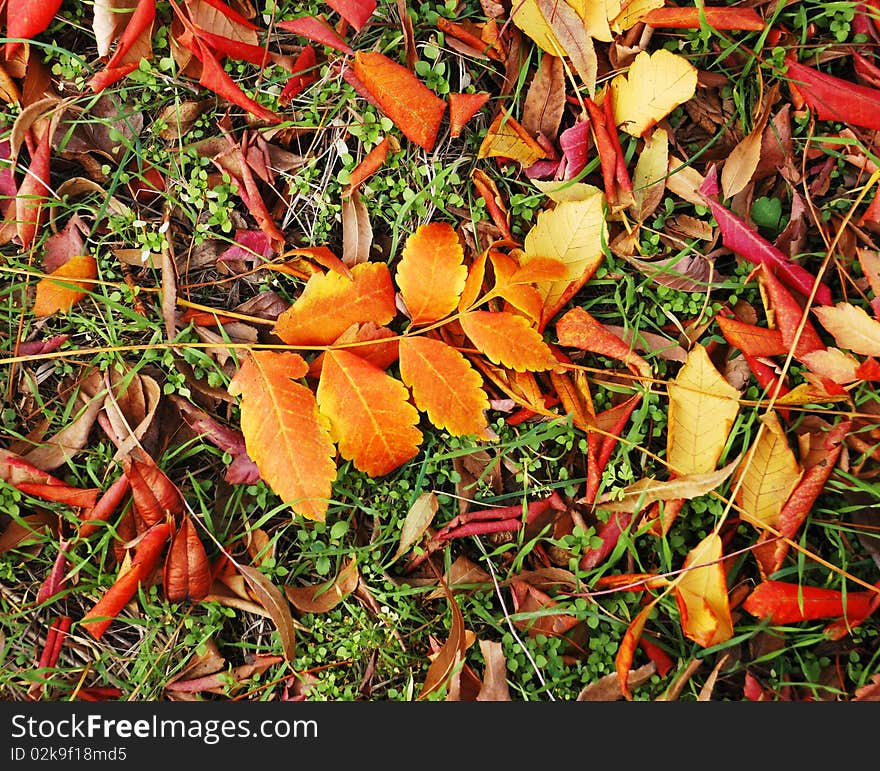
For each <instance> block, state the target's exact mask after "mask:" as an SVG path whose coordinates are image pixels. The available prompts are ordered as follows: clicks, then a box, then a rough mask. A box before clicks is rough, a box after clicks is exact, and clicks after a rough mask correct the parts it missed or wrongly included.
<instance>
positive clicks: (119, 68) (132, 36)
mask: <svg viewBox="0 0 880 771" xmlns="http://www.w3.org/2000/svg"><path fill="white" fill-rule="evenodd" d="M155 19H156V0H140V2H139V3H138V5H137V8H135V9H134V13H132V15H131V18H130V19H129V20H128V24H127V25H126V26H125V31H124V32H123V33H122V37H120V38H119V43H118V44H117V46H116V50H115V51H114V52H113V56H112V57H110V61H109V62H107V67H106V68H105V69H104V70H103V71H102V72H99V73H98V74H97V75H95V76H94V77H93V78H92V79H91V80H90V81H89V87H90V88H91V89H92V91H94V92H95V93H96V94H97V93H98V92H100V91H103V90H104V89H105V88H107V86H110V85H112V84H113V83H115V82H116V81H117V80H121V79H122V78H124V77H125V76H126V75H128V74H129V73H131V72H133V71H134V70H136V69H137V68H138V63H139V61H140V59H137V60H135V61H131V60H130V59H131V57H129V53H130V52H131V51H132V49H133V48H134V47H135V44H136V43H138V42H139V41H140V40H141V37H142V36H146V37H147V38H149V37H150V36H151V30H152V26H153V22H154V21H155ZM149 50H150V51H151V50H152V47H151V48H150V49H149Z"/></svg>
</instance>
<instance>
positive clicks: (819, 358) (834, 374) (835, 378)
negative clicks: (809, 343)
mask: <svg viewBox="0 0 880 771" xmlns="http://www.w3.org/2000/svg"><path fill="white" fill-rule="evenodd" d="M801 361H802V362H803V363H804V364H805V365H806V367H807V368H808V369H809V370H810V372H813V373H815V374H817V375H821V376H822V377H827V378H828V379H829V380H831V381H832V382H834V383H840V384H841V385H845V384H846V383H852V382H853V381H855V380H858V379H859V376H858V375H857V374H856V370H857V369H858V367H859V363H860V362H859V360H858V359H857V358H856V357H855V356H850V355H849V354H848V353H844V352H843V351H841V350H840V348H824V349H820V350H818V351H810V353H805V354H804V355H803V356H801Z"/></svg>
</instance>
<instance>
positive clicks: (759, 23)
mask: <svg viewBox="0 0 880 771" xmlns="http://www.w3.org/2000/svg"><path fill="white" fill-rule="evenodd" d="M700 10H702V11H703V12H704V13H705V15H706V23H707V24H708V25H709V26H710V27H714V28H715V29H720V30H742V31H744V32H757V31H758V30H762V29H764V27H765V26H766V24H765V23H764V20H763V19H762V18H761V17H760V16H759V15H758V12H757V11H756V10H755V9H754V8H727V7H724V6H722V7H711V6H703V7H702V9H700V8H697V7H696V6H692V7H685V8H673V7H667V8H654V9H652V10H650V11H648V12H647V13H646V14H645V15H644V16H642V17H641V18H640V19H639V21H642V22H644V23H645V24H648V25H649V26H651V27H654V28H655V29H659V28H664V27H665V28H672V29H699V28H700Z"/></svg>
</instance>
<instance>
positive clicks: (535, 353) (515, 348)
mask: <svg viewBox="0 0 880 771" xmlns="http://www.w3.org/2000/svg"><path fill="white" fill-rule="evenodd" d="M461 328H462V329H463V330H464V333H465V334H466V335H467V336H468V337H469V338H470V339H471V342H472V343H473V344H474V346H475V347H476V348H477V349H478V350H479V351H481V352H482V353H484V354H485V355H486V356H487V357H488V358H489V359H490V360H491V361H493V362H495V363H496V364H501V365H502V366H504V367H509V368H510V369H513V370H516V371H517V372H534V371H538V370H545V369H552V368H553V367H554V365H555V364H556V363H557V362H556V359H555V358H554V356H553V352H552V351H551V350H550V347H549V346H548V345H547V343H545V342H544V338H543V337H541V335H540V334H539V332H538V330H536V329H535V328H534V327H533V326H531V324H529V322H528V321H527V320H526V319H525V318H524V317H523V316H517V315H516V314H513V313H507V312H499V313H492V312H490V311H471V312H469V313H465V314H463V315H462V316H461Z"/></svg>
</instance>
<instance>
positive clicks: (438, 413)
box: [400, 337, 489, 439]
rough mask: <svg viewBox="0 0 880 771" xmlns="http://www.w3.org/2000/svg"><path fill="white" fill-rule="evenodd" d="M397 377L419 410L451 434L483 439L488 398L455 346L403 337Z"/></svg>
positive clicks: (479, 378) (480, 379)
mask: <svg viewBox="0 0 880 771" xmlns="http://www.w3.org/2000/svg"><path fill="white" fill-rule="evenodd" d="M400 377H401V379H402V380H403V382H404V383H406V385H408V386H409V387H410V388H411V389H412V394H413V399H414V400H415V403H416V406H417V407H418V408H419V409H420V410H424V411H425V412H427V413H428V417H429V418H430V420H431V422H432V423H433V424H434V425H435V426H437V427H438V428H445V429H446V430H447V431H449V433H451V434H453V435H454V436H469V435H472V434H476V435H477V436H479V437H480V438H483V439H485V438H486V416H485V414H484V412H485V410H487V409H489V400H488V398H487V397H486V394H485V392H484V391H483V388H482V384H483V379H482V378H481V377H480V375H479V373H478V372H477V371H476V370H475V369H474V368H473V367H471V365H470V362H468V360H467V359H466V358H465V357H464V356H462V355H461V354H460V353H459V352H458V351H456V350H455V348H452V347H450V346H448V345H446V343H444V342H442V341H440V340H431V339H429V338H425V337H404V338H403V339H402V340H401V341H400Z"/></svg>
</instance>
